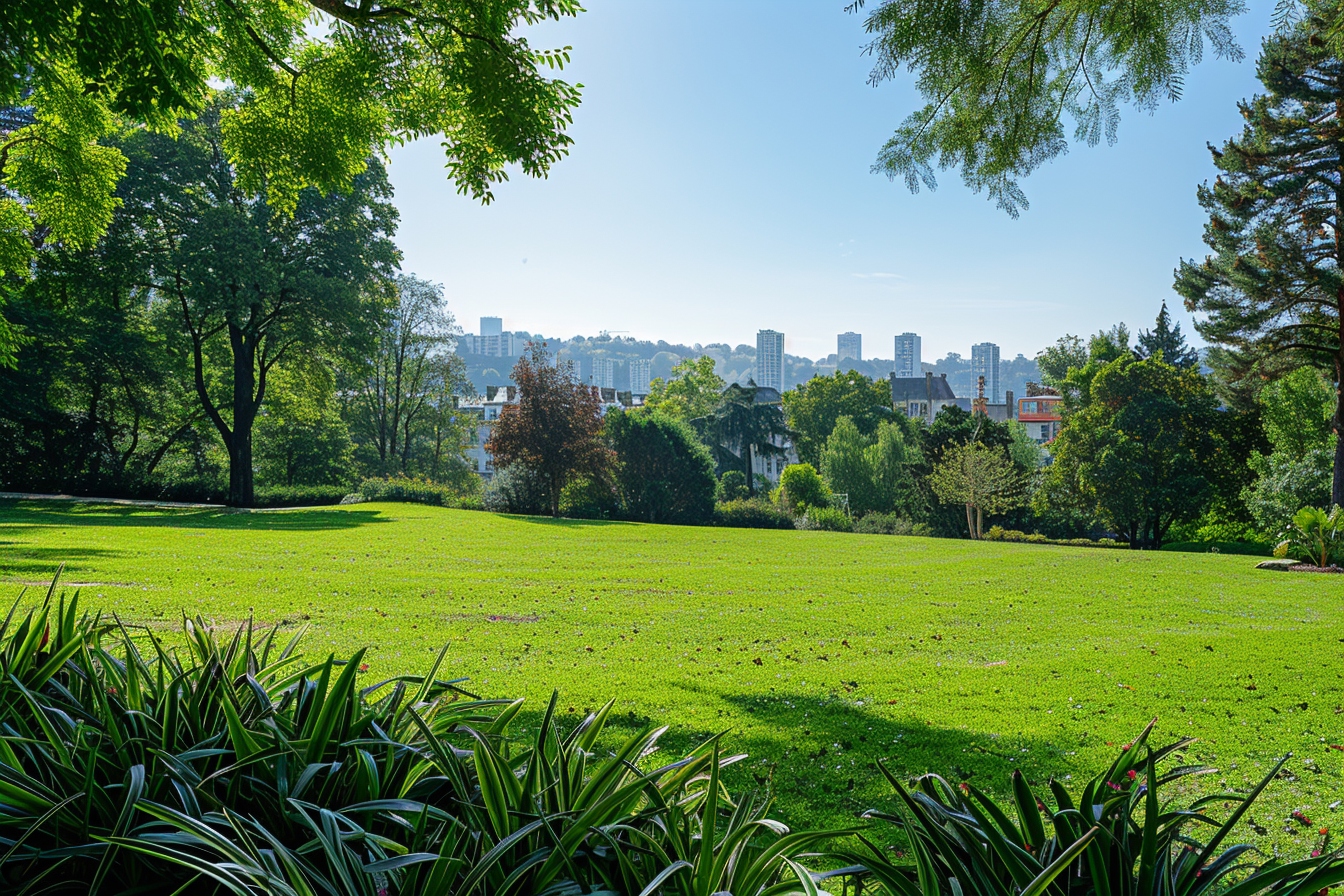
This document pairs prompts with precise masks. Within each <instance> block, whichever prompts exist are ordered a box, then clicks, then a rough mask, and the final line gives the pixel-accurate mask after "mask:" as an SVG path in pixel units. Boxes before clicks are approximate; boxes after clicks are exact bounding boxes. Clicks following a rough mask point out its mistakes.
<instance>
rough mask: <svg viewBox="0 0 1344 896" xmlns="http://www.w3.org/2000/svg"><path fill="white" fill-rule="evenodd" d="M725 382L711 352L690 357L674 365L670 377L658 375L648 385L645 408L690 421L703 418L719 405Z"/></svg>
mask: <svg viewBox="0 0 1344 896" xmlns="http://www.w3.org/2000/svg"><path fill="white" fill-rule="evenodd" d="M724 385H725V383H724V381H723V377H721V376H719V375H718V374H717V373H715V372H714V359H713V358H711V357H710V356H709V355H701V356H700V357H698V358H687V359H686V360H684V361H680V362H678V363H677V365H676V366H675V367H673V368H672V375H671V376H670V377H669V378H668V379H666V380H664V379H663V378H662V377H658V378H656V379H654V381H653V382H652V383H650V384H649V394H648V397H647V398H645V400H644V407H647V408H649V409H650V410H657V411H661V412H662V413H664V414H667V415H668V416H669V417H675V418H677V419H678V420H685V421H686V422H688V423H689V422H691V421H693V420H700V419H704V418H707V417H708V416H709V415H710V414H712V413H713V412H714V408H715V407H717V406H718V403H719V398H720V396H721V395H722V394H723V388H724Z"/></svg>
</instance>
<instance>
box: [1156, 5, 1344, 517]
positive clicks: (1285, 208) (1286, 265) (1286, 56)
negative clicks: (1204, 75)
mask: <svg viewBox="0 0 1344 896" xmlns="http://www.w3.org/2000/svg"><path fill="white" fill-rule="evenodd" d="M1340 12H1341V10H1340V7H1339V5H1338V4H1333V3H1321V4H1310V5H1309V6H1308V7H1307V15H1305V16H1304V17H1303V18H1302V19H1301V20H1300V21H1298V22H1296V23H1294V24H1292V25H1290V26H1289V27H1287V28H1286V29H1284V31H1283V33H1281V34H1279V35H1276V36H1274V37H1272V38H1270V39H1268V40H1266V41H1265V44H1264V47H1263V49H1262V51H1261V54H1260V59H1259V61H1258V64H1257V71H1256V74H1257V76H1258V77H1259V79H1260V82H1261V83H1262V84H1263V85H1264V88H1265V93H1263V94H1259V95H1256V96H1255V97H1253V98H1252V99H1251V100H1249V101H1244V102H1242V103H1241V104H1240V110H1241V114H1242V117H1243V118H1244V119H1245V126H1244V127H1243V129H1242V133H1241V134H1240V135H1239V136H1237V137H1234V138H1232V139H1230V140H1228V141H1227V142H1226V143H1224V144H1223V146H1222V147H1221V148H1220V149H1215V148H1214V147H1212V146H1210V150H1211V151H1212V153H1213V162H1214V164H1215V165H1216V166H1217V168H1218V170H1219V172H1220V174H1219V177H1218V178H1217V179H1216V180H1215V181H1214V182H1213V183H1212V184H1205V185H1203V186H1201V187H1200V189H1199V202H1200V205H1201V206H1203V208H1204V210H1205V211H1206V212H1207V213H1208V215H1209V220H1208V223H1207V224H1206V226H1205V228H1204V241H1205V242H1206V243H1207V244H1208V246H1209V248H1210V250H1211V253H1210V254H1209V255H1208V256H1207V257H1206V258H1205V259H1204V260H1203V261H1202V262H1200V261H1197V260H1193V259H1192V260H1188V261H1182V262H1181V266H1180V268H1179V269H1178V271H1177V273H1176V283H1175V288H1176V290H1177V292H1179V293H1180V294H1181V295H1182V296H1183V297H1184V298H1185V303H1186V307H1187V308H1189V309H1190V310H1192V311H1196V312H1199V315H1200V316H1199V318H1198V323H1197V328H1198V330H1199V333H1200V334H1201V335H1202V336H1203V337H1204V338H1205V339H1206V340H1208V341H1209V342H1210V343H1211V344H1213V345H1214V346H1215V348H1216V349H1217V351H1216V352H1215V353H1213V354H1212V355H1211V357H1212V360H1213V361H1214V364H1215V366H1216V367H1218V368H1220V369H1221V370H1222V371H1223V373H1224V375H1225V377H1226V378H1227V379H1228V380H1229V381H1232V382H1237V381H1249V382H1256V381H1258V380H1262V379H1264V378H1266V377H1273V376H1275V375H1279V374H1282V373H1283V372H1286V371H1288V370H1292V369H1294V368H1297V367H1309V368H1315V369H1318V370H1321V371H1324V372H1325V373H1327V374H1328V375H1331V376H1334V377H1338V372H1339V370H1340V369H1341V364H1344V344H1341V341H1340V320H1341V305H1342V303H1344V293H1342V292H1341V290H1340V288H1339V268H1340V263H1341V261H1342V260H1344V259H1341V258H1340V246H1339V244H1338V242H1337V240H1336V239H1335V236H1334V233H1333V231H1334V230H1335V229H1336V228H1337V227H1339V226H1340V222H1339V220H1338V218H1337V213H1336V210H1337V209H1338V208H1339V207H1340V205H1341V203H1344V184H1341V183H1339V181H1338V178H1335V177H1334V176H1333V174H1331V175H1328V176H1318V175H1317V174H1316V172H1334V171H1337V170H1339V168H1340V167H1341V166H1344V153H1341V143H1340V141H1339V139H1338V134H1337V133H1336V132H1335V130H1334V128H1333V126H1332V127H1331V128H1325V129H1322V128H1321V127H1320V124H1319V122H1320V121H1322V120H1331V121H1333V120H1334V118H1333V116H1334V115H1335V111H1336V108H1337V105H1338V103H1339V102H1341V101H1344V80H1341V71H1342V70H1344V62H1342V61H1341V59H1340V56H1339V54H1338V53H1337V52H1336V45H1335V44H1336V41H1335V40H1332V39H1331V35H1332V34H1333V35H1335V36H1338V33H1339V27H1340V24H1341V15H1340ZM1323 117H1324V118H1323ZM1288 185H1291V186H1288ZM1300 385H1302V386H1305V385H1306V384H1305V383H1304V382H1303V383H1300ZM1336 404H1337V401H1336ZM1313 429H1315V426H1308V427H1307V428H1306V429H1305V430H1304V434H1309V433H1311V432H1312V430H1313ZM1299 450H1300V449H1299ZM1300 456H1301V455H1300V454H1299V457H1300ZM1335 466H1336V471H1335V476H1334V482H1333V487H1332V494H1331V499H1330V500H1331V503H1334V504H1338V503H1341V502H1344V471H1341V470H1340V469H1339V466H1340V460H1339V458H1337V459H1336V462H1335Z"/></svg>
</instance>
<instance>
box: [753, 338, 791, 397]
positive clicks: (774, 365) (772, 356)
mask: <svg viewBox="0 0 1344 896" xmlns="http://www.w3.org/2000/svg"><path fill="white" fill-rule="evenodd" d="M756 385H758V386H765V387H767V388H770V389H775V390H777V391H779V392H783V391H784V334H783V333H781V332H779V331H778V330H760V331H758V332H757V333H756Z"/></svg>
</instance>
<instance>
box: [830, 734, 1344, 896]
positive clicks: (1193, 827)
mask: <svg viewBox="0 0 1344 896" xmlns="http://www.w3.org/2000/svg"><path fill="white" fill-rule="evenodd" d="M1151 730H1152V725H1149V726H1148V728H1147V729H1146V730H1144V732H1143V733H1142V734H1140V735H1139V737H1138V738H1136V739H1135V740H1134V742H1133V743H1131V744H1126V745H1125V747H1124V749H1123V750H1122V751H1121V752H1120V754H1119V755H1118V756H1117V757H1116V759H1115V761H1114V762H1113V763H1112V764H1111V766H1110V767H1109V768H1108V769H1106V770H1105V771H1103V772H1101V773H1100V774H1098V775H1097V776H1095V777H1094V778H1092V779H1091V780H1090V781H1088V782H1087V783H1086V784H1084V785H1083V786H1082V788H1081V789H1079V790H1075V791H1074V792H1073V793H1069V791H1068V790H1067V789H1066V785H1065V783H1064V782H1065V781H1067V780H1068V777H1065V778H1064V780H1063V781H1061V780H1060V779H1058V778H1054V777H1051V778H1050V779H1049V784H1048V789H1046V788H1042V787H1041V786H1040V785H1036V787H1037V788H1038V792H1037V791H1033V789H1032V785H1031V784H1030V783H1028V781H1027V779H1026V778H1025V777H1024V776H1023V775H1022V773H1021V772H1020V771H1014V772H1013V773H1012V781H1011V788H1010V789H1008V792H1009V793H1011V794H1012V795H1013V797H1012V799H1011V800H1010V801H1005V803H1006V804H1005V805H1002V806H1000V805H998V804H997V803H995V802H994V800H992V799H991V798H990V797H989V796H987V795H986V794H985V793H983V792H982V791H981V790H979V789H978V788H977V787H975V786H974V785H973V784H970V783H969V782H963V783H962V784H961V785H960V786H959V787H955V788H954V787H953V786H952V785H951V784H949V783H948V782H947V781H946V780H945V779H944V778H941V777H939V776H937V775H924V776H923V777H921V778H918V779H916V780H915V781H914V782H912V783H911V785H910V787H909V788H908V789H907V787H906V786H905V785H904V784H902V783H901V781H900V780H899V779H898V778H897V777H896V776H895V775H893V774H892V773H891V772H889V771H887V769H886V768H885V767H883V768H882V771H883V772H884V773H885V774H886V776H887V780H888V781H890V782H891V785H892V787H893V788H894V789H895V790H896V794H897V800H896V805H895V809H894V811H878V810H870V811H869V812H868V813H866V815H867V817H868V818H871V819H874V820H877V821H881V822H888V823H892V824H893V826H894V827H897V828H898V829H899V831H900V836H901V839H902V840H903V841H905V842H907V843H909V844H910V845H909V846H907V847H906V849H907V850H908V851H909V852H910V853H911V854H912V855H913V856H914V861H911V860H906V861H903V862H894V861H893V857H892V854H891V852H890V851H889V850H887V849H883V848H882V847H880V846H878V845H877V843H881V842H883V840H882V839H879V838H877V837H872V838H871V839H869V838H861V839H860V842H861V843H862V845H863V848H862V850H861V851H858V852H850V853H848V854H847V855H846V858H847V859H848V860H849V861H851V862H854V863H856V864H858V865H860V866H862V867H863V869H864V871H863V872H862V873H863V874H864V875H865V876H867V877H869V878H870V879H871V880H872V881H873V882H876V883H880V884H882V885H884V892H889V893H906V894H919V893H924V894H937V893H947V892H952V893H957V894H962V896H1000V894H1004V893H1024V892H1025V893H1057V892H1058V893H1078V894H1082V896H1087V894H1098V893H1127V894H1130V896H1203V894H1209V893H1227V892H1233V891H1235V892H1237V893H1242V894H1253V893H1266V892H1276V893H1298V892H1304V893H1305V892H1311V891H1313V890H1315V889H1318V888H1319V887H1322V886H1326V885H1327V881H1329V882H1333V881H1335V880H1337V879H1338V875H1339V873H1340V869H1339V865H1338V860H1337V855H1338V853H1331V854H1328V855H1326V856H1324V857H1320V858H1315V859H1310V860H1303V861H1300V862H1289V863H1281V862H1280V861H1278V860H1277V859H1275V858H1270V857H1268V856H1265V857H1264V858H1263V859H1262V860H1261V862H1259V863H1257V862H1255V861H1254V860H1253V859H1252V856H1254V855H1256V853H1255V850H1254V849H1253V848H1252V847H1251V846H1249V845H1242V844H1232V843H1231V842H1230V841H1228V840H1227V838H1228V837H1229V835H1231V834H1232V833H1233V831H1234V830H1239V828H1237V824H1238V822H1239V821H1241V819H1242V817H1243V815H1244V813H1245V812H1246V811H1247V810H1248V809H1249V808H1250V806H1251V804H1252V803H1253V802H1254V801H1255V800H1256V798H1257V797H1259V795H1260V794H1261V792H1263V791H1264V789H1265V787H1266V786H1268V784H1269V783H1270V781H1271V780H1273V778H1274V776H1275V775H1277V774H1278V773H1279V770H1280V769H1282V768H1283V764H1284V762H1286V761H1287V760H1286V758H1285V759H1284V760H1280V761H1279V762H1278V763H1276V764H1275V765H1274V767H1273V768H1272V769H1271V770H1270V772H1269V774H1268V775H1266V776H1265V777H1264V778H1263V779H1261V781H1260V783H1259V784H1258V786H1256V787H1255V788H1254V789H1252V790H1251V792H1250V793H1249V794H1247V795H1245V796H1237V795H1235V794H1227V795H1225V796H1222V795H1220V796H1218V797H1217V798H1211V797H1205V798H1203V799H1197V798H1191V797H1189V796H1186V793H1187V790H1188V788H1189V783H1188V781H1189V779H1190V778H1191V777H1192V776H1194V775H1200V774H1205V773H1208V772H1210V771H1212V769H1208V768H1205V767H1202V766H1198V765H1185V764H1184V763H1183V761H1182V760H1183V759H1184V756H1185V754H1184V752H1183V751H1184V748H1185V747H1186V746H1188V745H1189V743H1190V740H1189V739H1187V740H1179V741H1176V742H1175V743H1173V744H1170V745H1168V746H1165V747H1162V748H1160V749H1153V748H1151V747H1149V746H1148V745H1147V738H1148V734H1149V732H1150V731H1151ZM1163 790H1175V791H1176V792H1177V794H1179V796H1176V798H1175V799H1173V796H1175V795H1173V794H1167V793H1163V794H1159V791H1163ZM1047 798H1049V799H1050V800H1051V802H1053V803H1054V804H1055V808H1053V809H1052V808H1051V807H1050V806H1049V805H1048V804H1047V803H1046V799H1047ZM1178 801H1180V802H1184V803H1185V805H1177V803H1178ZM1219 803H1221V804H1222V805H1223V807H1224V808H1230V809H1231V812H1230V813H1229V814H1228V817H1227V818H1226V819H1224V820H1221V821H1220V820H1219V819H1217V818H1215V817H1213V816H1212V815H1210V809H1211V808H1212V807H1213V806H1216V805H1218V804H1219ZM1076 807H1082V808H1076ZM1159 816H1160V819H1161V820H1160V821H1159V820H1158V819H1159ZM1204 832H1207V833H1204ZM873 841H877V842H876V843H875V842H873ZM896 855H897V856H901V855H903V853H896ZM1318 855H1319V854H1318ZM943 869H947V870H946V871H945V870H943ZM951 869H956V873H957V877H956V878H954V880H957V881H958V883H959V885H958V886H956V887H954V888H953V889H952V890H950V891H948V890H946V889H944V888H943V887H941V886H939V883H940V877H939V875H941V874H947V873H950V870H951ZM1281 878H1286V879H1284V880H1281ZM1056 879H1059V881H1060V883H1058V884H1054V883H1053V882H1054V881H1056ZM925 881H928V882H929V883H928V884H926V883H925ZM1064 882H1067V883H1064ZM1234 882H1235V884H1236V886H1232V884H1233V883H1234ZM863 890H864V891H865V892H867V890H868V887H867V886H864V887H863Z"/></svg>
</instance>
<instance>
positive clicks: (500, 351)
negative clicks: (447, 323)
mask: <svg viewBox="0 0 1344 896" xmlns="http://www.w3.org/2000/svg"><path fill="white" fill-rule="evenodd" d="M457 345H458V350H459V351H461V352H463V353H465V354H469V355H488V356H489V357H492V358H516V357H518V356H519V355H521V354H522V353H523V348H524V347H525V340H523V339H521V338H519V337H518V336H516V335H515V334H513V333H505V332H504V319H503V318H502V317H483V318H481V332H480V333H479V334H476V333H467V334H466V335H464V336H461V337H459V338H458V340H457Z"/></svg>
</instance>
